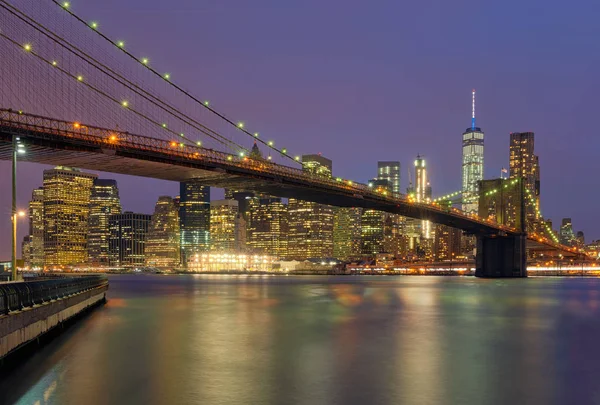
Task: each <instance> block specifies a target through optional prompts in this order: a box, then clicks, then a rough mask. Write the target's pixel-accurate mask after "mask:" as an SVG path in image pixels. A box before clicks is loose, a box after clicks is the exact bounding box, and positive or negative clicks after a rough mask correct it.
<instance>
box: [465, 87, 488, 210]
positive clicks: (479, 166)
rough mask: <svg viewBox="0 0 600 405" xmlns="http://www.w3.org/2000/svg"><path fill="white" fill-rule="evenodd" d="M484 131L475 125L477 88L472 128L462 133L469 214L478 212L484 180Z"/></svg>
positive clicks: (466, 207) (466, 206) (466, 198)
mask: <svg viewBox="0 0 600 405" xmlns="http://www.w3.org/2000/svg"><path fill="white" fill-rule="evenodd" d="M483 136H484V134H483V131H482V130H481V128H478V127H476V126H475V90H473V106H472V116H471V128H467V130H466V131H465V132H464V133H463V135H462V197H463V205H462V209H463V211H465V212H466V213H468V214H477V199H478V198H479V188H478V187H479V182H480V181H481V180H483Z"/></svg>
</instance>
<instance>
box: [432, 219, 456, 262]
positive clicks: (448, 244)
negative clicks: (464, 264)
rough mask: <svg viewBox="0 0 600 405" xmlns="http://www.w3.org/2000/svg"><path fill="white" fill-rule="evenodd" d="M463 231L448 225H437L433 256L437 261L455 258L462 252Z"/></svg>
mask: <svg viewBox="0 0 600 405" xmlns="http://www.w3.org/2000/svg"><path fill="white" fill-rule="evenodd" d="M461 236H462V231H461V230H460V229H457V228H451V227H449V226H446V225H440V224H437V225H436V226H435V243H434V248H433V258H434V260H436V261H446V260H453V259H454V258H456V257H457V256H459V255H460V254H461Z"/></svg>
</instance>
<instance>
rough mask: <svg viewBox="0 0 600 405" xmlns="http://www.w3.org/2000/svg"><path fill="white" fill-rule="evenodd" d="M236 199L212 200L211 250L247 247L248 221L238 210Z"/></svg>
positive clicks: (231, 249) (234, 249)
mask: <svg viewBox="0 0 600 405" xmlns="http://www.w3.org/2000/svg"><path fill="white" fill-rule="evenodd" d="M238 209H239V208H238V202H237V201H236V200H215V201H211V202H210V242H211V250H216V251H223V250H226V251H239V250H242V249H243V248H245V246H243V239H245V237H244V236H243V235H245V230H244V229H241V228H245V225H246V222H245V221H244V219H243V218H242V216H241V214H240V213H239V211H238Z"/></svg>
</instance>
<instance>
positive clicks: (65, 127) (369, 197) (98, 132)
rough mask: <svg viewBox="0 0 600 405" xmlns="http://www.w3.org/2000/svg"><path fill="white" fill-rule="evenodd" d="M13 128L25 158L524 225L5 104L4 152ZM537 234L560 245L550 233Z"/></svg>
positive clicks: (3, 154)
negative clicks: (52, 117) (22, 146)
mask: <svg viewBox="0 0 600 405" xmlns="http://www.w3.org/2000/svg"><path fill="white" fill-rule="evenodd" d="M13 136H19V137H20V138H21V142H22V143H24V144H25V146H26V150H27V152H26V153H25V154H23V155H19V160H22V161H28V162H36V163H42V164H49V165H61V166H71V167H77V168H82V169H87V170H95V171H102V172H109V173H119V174H128V175H134V176H143V177H150V178H156V179H162V180H170V181H178V182H180V181H189V180H192V179H197V180H198V181H201V182H202V183H203V184H205V185H207V186H213V187H227V188H233V189H242V190H252V191H256V192H260V193H265V194H269V195H275V196H280V197H286V198H298V199H302V200H307V201H313V202H317V203H322V204H328V205H333V206H340V207H362V208H367V209H376V210H380V211H384V212H389V213H393V214H399V215H403V216H406V217H410V218H417V219H424V220H430V221H432V222H434V223H438V224H443V225H448V226H451V227H454V228H459V229H462V230H464V231H465V232H468V233H471V234H481V235H495V234H509V235H510V234H513V235H514V234H517V233H518V231H517V230H516V229H512V228H509V227H506V226H502V225H498V224H495V223H493V222H490V221H485V220H481V219H478V218H476V217H474V216H467V215H464V214H463V213H461V212H460V211H458V210H455V209H447V208H442V207H441V206H439V205H437V204H435V203H417V202H414V201H411V200H409V199H407V198H406V197H399V198H396V197H392V196H390V195H386V193H385V192H384V191H382V190H376V189H373V188H370V187H368V186H366V185H364V184H359V183H355V182H352V181H348V180H342V179H339V178H338V179H335V178H334V179H329V178H323V177H318V176H315V175H312V174H311V173H307V172H305V171H302V170H299V169H295V168H291V167H288V166H283V165H279V164H275V163H273V162H270V161H268V160H266V159H250V158H248V157H239V156H235V155H231V154H227V153H223V152H218V151H214V150H210V149H205V148H201V147H196V146H193V145H184V144H181V143H177V142H175V141H166V140H159V139H155V138H149V137H145V136H141V135H134V134H130V133H124V132H118V131H114V130H110V129H105V128H98V127H94V126H87V125H81V124H79V123H73V122H67V121H60V120H54V119H50V118H46V117H41V116H36V115H30V114H22V113H19V112H15V111H12V110H0V159H1V160H10V159H11V154H12V138H13ZM530 239H534V238H530ZM534 240H536V242H538V243H542V244H543V245H553V244H552V242H550V241H546V240H539V241H538V240H537V239H534ZM555 247H557V248H564V247H563V246H561V245H557V246H555Z"/></svg>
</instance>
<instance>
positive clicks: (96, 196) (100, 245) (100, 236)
mask: <svg viewBox="0 0 600 405" xmlns="http://www.w3.org/2000/svg"><path fill="white" fill-rule="evenodd" d="M120 213H121V200H120V198H119V189H118V188H117V182H116V180H109V179H94V185H93V186H92V192H91V195H90V215H89V221H88V226H89V232H88V262H89V263H90V264H91V265H94V266H107V265H108V264H109V253H108V240H109V238H110V230H109V228H108V218H109V217H110V216H111V215H113V214H120Z"/></svg>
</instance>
